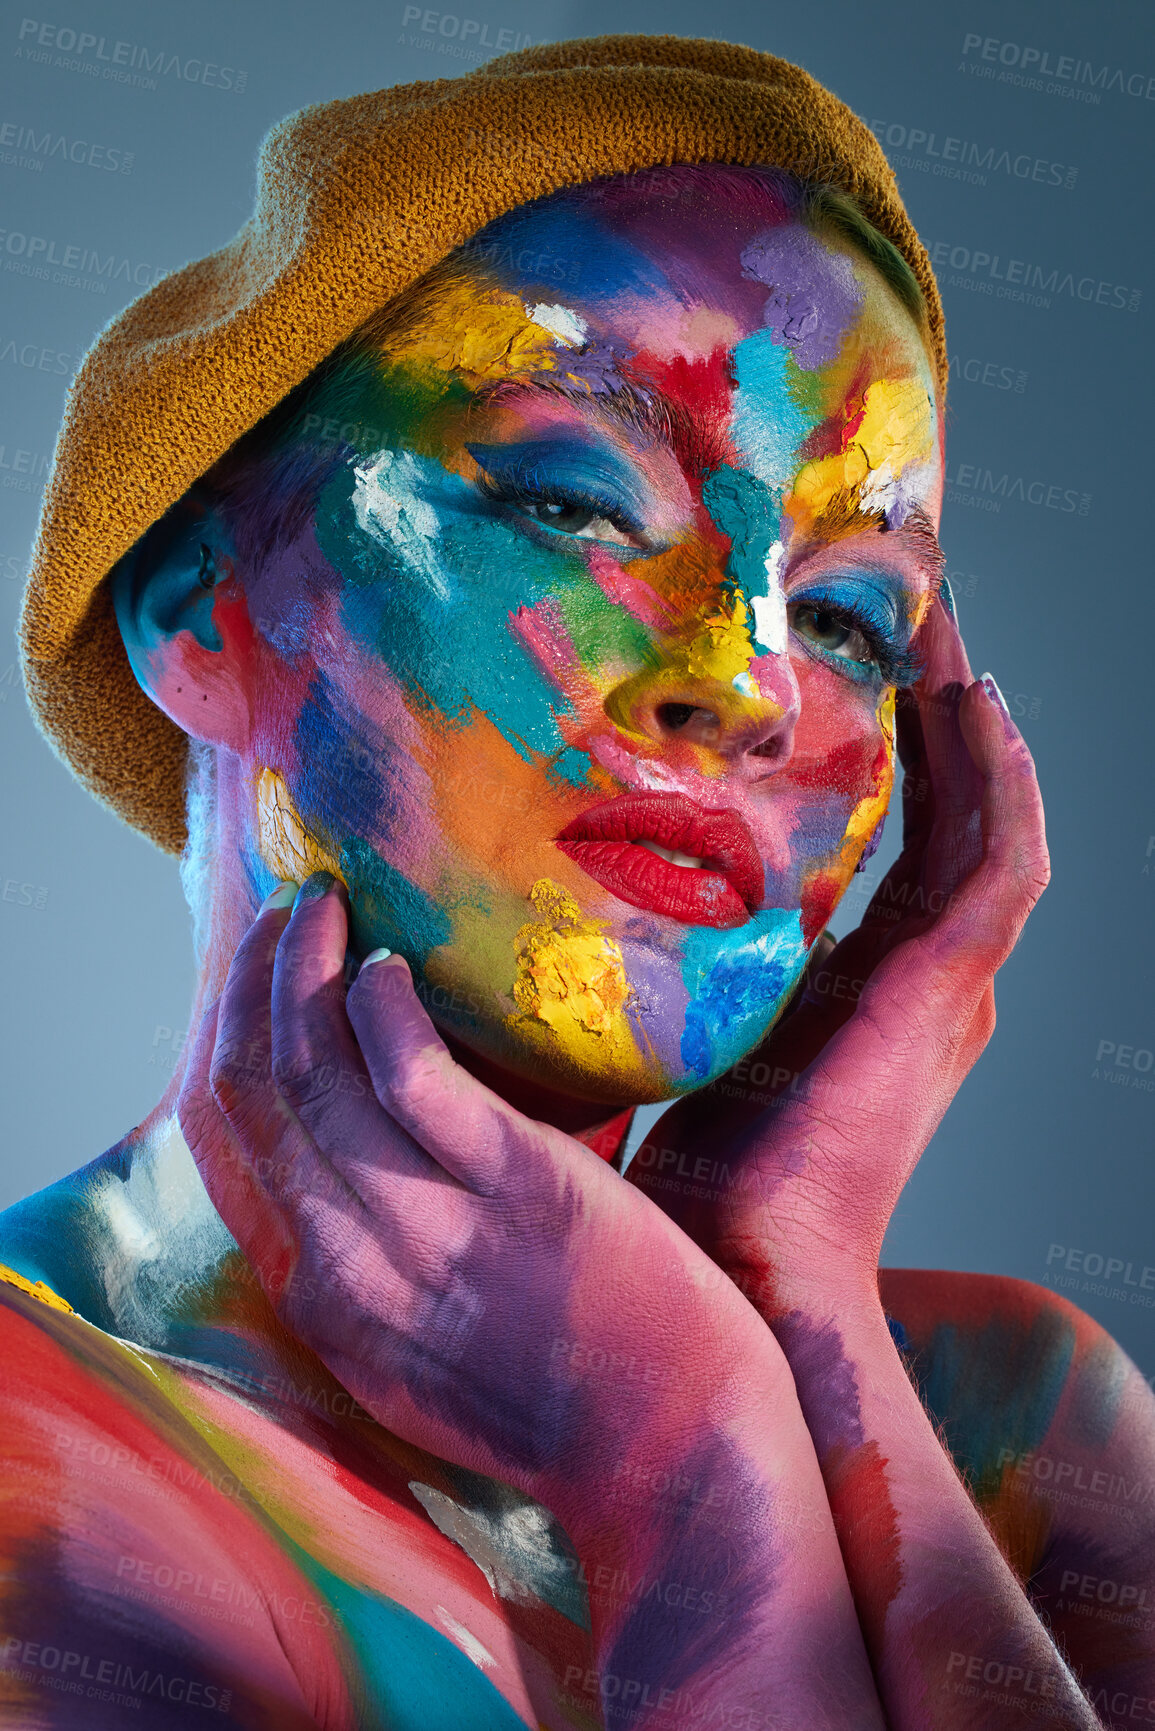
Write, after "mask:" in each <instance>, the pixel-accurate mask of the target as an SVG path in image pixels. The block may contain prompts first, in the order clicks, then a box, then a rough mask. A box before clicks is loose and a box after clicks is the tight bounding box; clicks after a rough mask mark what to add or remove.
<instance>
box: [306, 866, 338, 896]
mask: <svg viewBox="0 0 1155 1731" xmlns="http://www.w3.org/2000/svg"><path fill="white" fill-rule="evenodd" d="M336 881H337V880H336V878H335V877H334V876H333V874H332V872H310V874H309V876H308V877H307V878H306V879H305V881H304V883H303V884H302V885H301V890H300V894H299V896H298V898H297V899H298V901H302V902H311V901H316V900H318V899H319V898H320V897H321V896H323V895H327V894H328V893H329V891H330V890H331V889H332V887H333V885H334V884H335V883H336Z"/></svg>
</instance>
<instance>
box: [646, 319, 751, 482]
mask: <svg viewBox="0 0 1155 1731" xmlns="http://www.w3.org/2000/svg"><path fill="white" fill-rule="evenodd" d="M621 371H622V374H623V376H624V377H627V378H628V379H629V380H630V383H631V384H634V385H637V386H638V388H639V389H640V390H644V389H645V388H646V386H647V385H656V386H657V387H658V389H659V390H661V391H662V393H663V394H664V395H665V396H667V397H668V398H669V399H670V401H671V402H672V403H674V404H676V405H677V407H678V408H681V409H684V410H685V411H686V412H685V415H684V416H678V417H676V419H675V423H674V426H673V428H672V434H673V441H672V442H673V448H674V453H675V455H676V456H677V458H678V460H679V462H680V463H681V465H682V468H683V469H684V470H685V472H686V474H687V475H688V476H692V477H694V476H701V475H705V474H708V473H709V472H710V471H711V470H713V469H717V468H719V467H720V466H721V465H722V464H723V463H733V462H734V461H735V460H736V457H737V453H736V452H735V450H734V446H733V443H732V441H731V439H730V435H729V431H728V426H729V420H730V412H731V402H732V398H733V393H734V378H733V374H732V372H731V363H730V357H729V355H728V354H727V352H726V350H725V349H723V348H717V349H715V350H714V351H713V352H712V353H711V354H709V355H705V356H702V357H701V358H700V359H698V360H691V359H690V358H689V356H688V355H673V356H661V355H657V354H654V353H653V351H652V350H649V349H640V350H639V351H638V353H637V354H636V355H635V356H634V357H633V358H632V360H631V362H630V364H629V365H628V366H625V365H623V366H622V369H621Z"/></svg>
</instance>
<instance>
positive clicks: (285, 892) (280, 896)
mask: <svg viewBox="0 0 1155 1731" xmlns="http://www.w3.org/2000/svg"><path fill="white" fill-rule="evenodd" d="M296 899H297V885H296V884H295V883H294V882H293V880H292V878H286V879H285V881H284V883H281V884H278V885H277V887H276V889H275V890H274V891H273V893H272V895H268V896H266V897H265V899H264V901H263V902H262V903H261V905H260V907H259V908H258V909H257V918H258V919H259V918H260V916H261V915H262V914H264V913H268V911H269V909H270V908H291V907H292V905H293V903H294V902H295V901H296Z"/></svg>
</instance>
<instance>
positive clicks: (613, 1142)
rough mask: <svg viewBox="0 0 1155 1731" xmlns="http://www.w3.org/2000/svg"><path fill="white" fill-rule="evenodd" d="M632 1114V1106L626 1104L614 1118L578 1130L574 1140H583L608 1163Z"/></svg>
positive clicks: (624, 1134) (628, 1126)
mask: <svg viewBox="0 0 1155 1731" xmlns="http://www.w3.org/2000/svg"><path fill="white" fill-rule="evenodd" d="M633 1115H634V1108H633V1107H632V1106H627V1107H626V1109H625V1111H624V1112H619V1113H618V1115H617V1117H616V1118H609V1119H607V1121H606V1122H605V1123H604V1124H593V1125H591V1127H590V1128H589V1129H588V1130H580V1131H578V1133H577V1135H576V1136H575V1138H574V1140H575V1141H577V1142H584V1143H585V1145H586V1147H587V1148H592V1149H593V1151H594V1153H595V1154H597V1155H598V1156H599V1157H600V1158H601V1159H602V1160H604V1161H606V1163H607V1164H608V1163H609V1162H610V1161H611V1160H613V1159H614V1158H615V1156H616V1155H617V1152H618V1150H619V1148H620V1147H621V1145H622V1143H623V1142H624V1141H625V1139H626V1136H627V1134H628V1133H629V1128H630V1120H631V1119H632V1118H633Z"/></svg>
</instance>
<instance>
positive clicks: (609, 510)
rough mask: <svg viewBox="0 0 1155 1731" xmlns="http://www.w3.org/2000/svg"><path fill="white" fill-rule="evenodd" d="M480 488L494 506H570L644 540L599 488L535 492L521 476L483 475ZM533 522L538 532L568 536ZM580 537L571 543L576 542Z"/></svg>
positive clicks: (552, 488) (615, 503)
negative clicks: (587, 512) (542, 530)
mask: <svg viewBox="0 0 1155 1731" xmlns="http://www.w3.org/2000/svg"><path fill="white" fill-rule="evenodd" d="M477 487H478V490H479V492H481V493H482V494H483V495H484V496H485V498H487V499H490V500H492V501H493V502H494V504H498V505H513V506H514V507H523V508H524V507H525V506H528V505H567V506H568V507H569V508H570V509H571V510H577V511H590V512H592V513H593V515H594V516H595V517H604V518H605V520H606V522H607V523H612V524H613V526H614V528H615V529H617V530H619V531H620V532H621V533H622V534H623V535H636V536H638V537H639V539H640V538H641V534H642V531H641V529H640V528H639V527H638V525H637V524H636V523H635V522H634V521H633V520H632V519H631V518H629V517H627V516H626V514H625V512H624V511H623V510H622V508H621V505H620V504H619V503H618V502H617V501H616V500H614V499H611V498H609V497H607V496H606V495H605V494H602V493H599V492H597V490H596V489H595V488H592V487H591V488H587V489H580V488H575V487H571V486H568V485H564V486H563V485H559V486H548V487H540V488H535V487H534V486H533V485H532V484H531V483H530V482H528V481H526V480H523V479H520V478H519V477H517V476H513V475H509V476H505V477H504V478H498V477H495V476H492V475H486V474H482V475H481V476H480V477H479V478H478V482H477ZM530 521H531V522H532V523H533V524H534V527H535V528H538V529H546V530H548V532H549V533H550V534H551V535H566V534H567V531H566V530H565V529H550V526H549V524H548V523H543V522H541V521H540V520H539V519H537V518H531V519H530ZM577 538H578V537H577V536H572V537H571V539H573V540H576V539H577ZM582 539H584V540H594V539H596V537H594V536H583V537H582Z"/></svg>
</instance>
